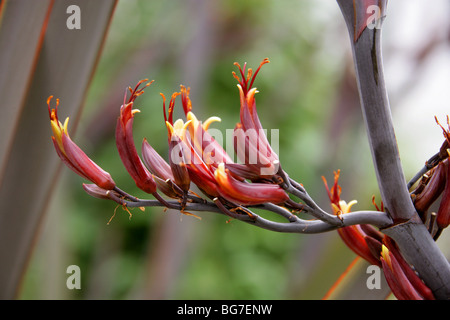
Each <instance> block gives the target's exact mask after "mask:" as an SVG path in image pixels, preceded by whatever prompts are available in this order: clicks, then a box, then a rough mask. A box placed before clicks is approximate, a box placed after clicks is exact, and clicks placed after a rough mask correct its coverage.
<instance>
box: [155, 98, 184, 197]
mask: <svg viewBox="0 0 450 320" xmlns="http://www.w3.org/2000/svg"><path fill="white" fill-rule="evenodd" d="M179 94H180V93H179V92H175V93H174V94H173V95H172V98H171V99H170V103H169V110H168V116H166V98H165V97H164V95H163V94H161V96H162V97H163V110H164V120H165V121H166V127H167V132H168V139H169V165H170V168H171V171H172V175H173V178H174V182H175V184H176V185H177V186H179V187H180V188H181V190H183V192H184V194H187V192H188V191H189V187H190V184H191V180H190V178H189V172H188V169H187V166H186V159H185V151H186V145H185V143H184V142H183V140H184V139H185V134H186V130H187V126H188V125H189V122H186V123H184V122H183V120H181V119H179V120H177V121H176V122H175V123H174V122H173V108H174V105H175V99H176V97H177V96H178V95H179Z"/></svg>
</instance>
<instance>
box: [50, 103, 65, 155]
mask: <svg viewBox="0 0 450 320" xmlns="http://www.w3.org/2000/svg"><path fill="white" fill-rule="evenodd" d="M50 124H51V126H52V132H53V136H54V137H55V140H56V142H57V143H58V146H59V149H60V150H61V151H62V152H63V153H64V154H65V151H64V147H63V144H62V135H63V134H65V135H66V136H69V134H68V132H67V126H68V124H69V117H67V118H66V120H65V121H64V124H62V123H61V122H60V121H58V120H57V118H56V115H55V116H53V110H52V119H51V120H50Z"/></svg>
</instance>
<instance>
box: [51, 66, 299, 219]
mask: <svg viewBox="0 0 450 320" xmlns="http://www.w3.org/2000/svg"><path fill="white" fill-rule="evenodd" d="M268 62H269V60H268V59H264V60H263V61H262V62H261V64H260V66H259V67H258V69H257V70H256V71H255V73H253V71H252V69H251V68H249V69H246V65H244V66H243V68H241V66H240V65H239V64H238V63H235V65H236V66H237V67H238V69H239V73H240V75H239V76H238V75H237V74H236V73H234V72H233V76H234V77H235V78H236V79H237V80H238V85H237V86H238V90H239V96H240V122H239V123H238V124H237V125H236V127H235V129H234V132H233V137H232V138H233V142H234V147H235V151H236V153H237V156H238V158H239V159H240V160H241V162H240V163H238V162H234V161H233V159H232V157H231V156H229V155H228V154H227V152H226V151H225V150H224V148H223V147H222V146H221V144H219V143H218V142H217V141H216V140H215V139H214V138H213V137H212V135H210V134H209V132H208V129H209V127H210V125H211V124H212V123H213V122H215V121H220V118H218V117H211V118H209V119H207V120H206V121H204V122H201V121H200V120H198V118H197V117H196V116H195V114H194V113H193V111H192V102H191V100H190V98H189V88H187V87H185V86H183V85H182V86H181V87H180V91H179V92H175V93H173V94H172V96H171V98H170V101H169V102H168V106H167V105H166V97H165V96H164V95H163V94H161V96H162V98H163V111H164V122H165V126H166V128H167V133H168V136H167V138H168V150H169V152H168V154H169V157H168V161H166V160H165V159H164V157H162V156H161V155H160V154H158V152H156V150H155V149H154V148H153V147H152V146H151V144H150V143H149V142H148V140H147V139H144V140H143V143H142V148H141V153H142V157H141V156H139V154H138V151H137V149H136V146H135V143H134V138H133V120H134V117H135V115H136V114H137V113H139V112H140V111H139V109H137V108H135V103H136V99H137V98H138V97H139V96H140V95H141V94H143V93H144V89H145V88H146V87H148V86H150V85H151V83H152V82H153V81H151V82H148V80H147V79H145V80H141V81H139V82H138V83H137V85H136V86H135V87H134V89H132V88H127V90H126V92H125V96H124V101H123V104H122V105H121V107H120V114H119V117H118V119H117V126H116V133H115V138H116V145H117V149H118V151H119V155H120V158H121V160H122V162H123V165H124V167H125V168H126V170H127V171H128V173H129V175H130V176H131V177H132V179H133V180H134V182H135V183H136V186H137V187H138V188H139V189H141V190H143V191H145V192H146V193H148V194H152V195H154V196H155V197H156V198H157V199H158V200H159V201H160V202H161V203H162V204H163V205H165V206H167V207H171V205H170V204H169V203H168V202H167V201H166V200H165V199H164V198H162V197H161V196H160V194H159V193H162V194H164V195H165V196H167V197H168V198H170V199H177V200H178V201H179V203H180V204H181V208H182V210H181V211H183V209H184V208H185V206H186V203H188V202H199V201H205V200H204V199H203V197H202V196H199V195H198V194H196V193H195V192H194V191H192V190H191V185H192V184H194V185H196V186H197V187H198V189H199V190H200V191H201V192H202V193H203V194H204V196H206V198H207V199H210V200H213V201H214V203H216V204H217V205H218V207H219V208H222V210H223V211H224V212H225V213H227V214H229V215H233V213H232V212H231V211H230V210H229V208H236V207H243V206H255V205H261V204H265V203H272V204H276V205H285V206H287V207H292V206H293V205H294V208H292V209H293V210H298V209H299V208H300V207H297V206H296V203H295V202H293V201H291V200H290V198H289V196H288V194H287V192H286V191H285V190H284V189H283V188H282V187H281V186H280V182H282V181H283V179H282V178H280V172H281V169H280V164H279V159H278V155H277V154H276V153H275V152H274V150H273V149H272V147H271V145H270V143H269V141H268V139H267V137H266V135H265V131H264V129H263V127H262V125H261V122H260V120H259V118H258V114H257V112H256V103H255V94H256V93H257V92H258V91H257V90H256V88H252V85H253V82H254V80H255V78H256V75H257V74H258V72H259V70H260V69H261V67H262V66H263V65H264V64H266V63H268ZM128 96H129V97H128ZM178 97H179V98H180V100H181V104H182V108H183V110H184V114H185V117H186V119H185V120H182V119H177V120H174V119H173V114H174V108H175V105H176V100H177V98H178ZM50 100H51V98H49V101H48V109H49V114H50V120H51V123H52V129H53V133H54V136H53V141H54V143H55V147H56V150H57V153H58V155H59V156H60V158H61V159H62V160H63V162H64V163H65V164H67V166H68V167H69V168H70V169H72V170H73V171H74V172H76V173H77V174H79V175H80V176H82V177H83V178H86V179H87V180H90V181H91V182H92V183H93V184H88V185H84V188H85V190H86V191H87V192H88V193H89V194H90V195H93V196H96V197H99V198H110V199H113V200H116V201H117V200H119V199H120V197H122V198H124V199H136V198H134V197H132V196H130V195H128V194H126V193H125V192H123V191H122V190H120V189H119V188H117V187H116V185H115V183H114V182H113V180H112V179H111V177H110V175H109V173H107V172H105V171H104V170H103V169H101V168H100V167H99V166H98V165H97V164H95V163H94V162H93V161H92V160H91V159H89V158H88V157H87V156H86V154H85V153H84V152H83V151H82V150H81V149H80V148H79V147H78V146H76V145H75V143H74V142H73V141H72V140H71V139H70V138H69V135H68V133H67V120H66V122H65V123H64V125H63V124H61V123H60V122H59V121H58V116H57V108H54V109H52V108H50ZM58 103H59V101H58ZM118 202H119V201H118ZM119 203H120V202H119Z"/></svg>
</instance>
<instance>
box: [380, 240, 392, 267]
mask: <svg viewBox="0 0 450 320" xmlns="http://www.w3.org/2000/svg"><path fill="white" fill-rule="evenodd" d="M381 256H382V257H383V259H384V261H386V263H387V264H388V266H389V268H391V269H392V262H391V257H390V256H389V249H388V248H387V247H386V246H385V245H384V244H383V245H382V246H381Z"/></svg>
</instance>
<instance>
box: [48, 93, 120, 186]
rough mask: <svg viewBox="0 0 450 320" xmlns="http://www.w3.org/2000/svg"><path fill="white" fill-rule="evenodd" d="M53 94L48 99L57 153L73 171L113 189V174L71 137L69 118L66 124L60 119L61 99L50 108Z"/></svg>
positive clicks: (98, 184) (97, 183) (53, 139)
mask: <svg viewBox="0 0 450 320" xmlns="http://www.w3.org/2000/svg"><path fill="white" fill-rule="evenodd" d="M52 98H53V96H50V97H49V98H48V99H47V105H48V113H49V117H50V123H51V126H52V131H53V136H52V141H53V144H54V146H55V149H56V153H57V154H58V156H59V157H60V159H61V160H62V161H63V163H64V164H65V165H67V166H68V167H69V168H70V169H71V170H72V171H74V172H75V173H77V174H78V175H80V176H81V177H83V178H85V179H87V180H90V181H91V182H93V183H95V184H96V185H97V186H99V187H100V188H102V189H105V190H112V189H114V187H115V186H116V184H115V183H114V181H113V179H112V178H111V175H110V174H109V173H108V172H106V171H104V170H103V169H102V168H100V167H99V166H98V165H97V164H96V163H95V162H94V161H92V160H91V159H90V158H89V157H88V156H87V155H86V154H85V153H84V152H83V151H82V150H81V149H80V148H79V147H78V146H77V145H76V144H75V143H74V142H73V141H72V140H71V139H70V137H69V133H68V132H67V125H68V123H69V118H66V120H65V122H64V124H62V123H61V122H60V121H59V120H58V106H59V99H56V107H55V108H54V109H52V108H50V101H51V99H52Z"/></svg>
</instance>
